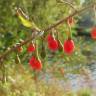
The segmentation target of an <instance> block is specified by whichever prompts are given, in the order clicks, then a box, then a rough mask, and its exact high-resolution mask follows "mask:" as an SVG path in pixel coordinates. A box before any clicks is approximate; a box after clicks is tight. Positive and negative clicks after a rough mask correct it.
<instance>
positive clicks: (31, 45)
mask: <svg viewBox="0 0 96 96" xmlns="http://www.w3.org/2000/svg"><path fill="white" fill-rule="evenodd" d="M27 51H28V52H29V53H31V52H34V51H35V45H34V44H33V43H31V44H29V46H28V48H27Z"/></svg>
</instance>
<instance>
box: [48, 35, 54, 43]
mask: <svg viewBox="0 0 96 96" xmlns="http://www.w3.org/2000/svg"><path fill="white" fill-rule="evenodd" d="M53 39H54V38H53V36H52V35H51V34H48V35H47V41H48V42H50V41H52V40H53Z"/></svg>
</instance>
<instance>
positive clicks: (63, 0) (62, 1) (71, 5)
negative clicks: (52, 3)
mask: <svg viewBox="0 0 96 96" xmlns="http://www.w3.org/2000/svg"><path fill="white" fill-rule="evenodd" d="M60 2H61V3H65V4H67V5H69V6H70V7H71V8H72V9H73V10H75V11H77V9H76V8H75V7H74V6H73V4H72V3H70V2H68V1H65V0H60Z"/></svg>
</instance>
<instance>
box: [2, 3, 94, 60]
mask: <svg viewBox="0 0 96 96" xmlns="http://www.w3.org/2000/svg"><path fill="white" fill-rule="evenodd" d="M94 5H95V3H94V4H92V5H89V6H87V7H85V8H83V9H81V10H79V11H75V12H74V13H72V14H71V15H69V16H68V17H66V18H63V19H61V20H59V21H57V22H56V23H55V24H53V25H50V26H48V27H47V28H45V29H43V30H44V31H43V32H37V31H36V32H33V33H35V35H32V36H31V37H29V38H28V39H27V40H25V41H24V42H21V43H20V44H18V45H15V46H12V47H11V48H9V49H8V50H7V51H5V53H4V54H2V55H1V56H0V62H1V61H3V60H4V58H6V57H7V55H9V54H10V53H12V52H14V51H15V50H16V49H17V48H18V47H21V46H23V45H25V44H27V43H28V42H30V41H31V40H33V39H35V38H37V37H39V36H42V35H43V34H44V32H48V31H50V30H51V29H52V28H55V27H57V26H59V25H60V24H62V23H64V22H65V21H66V20H67V19H68V18H69V17H73V16H75V15H77V14H79V13H81V12H83V11H85V10H87V9H89V8H91V7H93V6H94Z"/></svg>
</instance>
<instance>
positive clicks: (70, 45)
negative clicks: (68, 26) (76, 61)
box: [64, 39, 75, 54]
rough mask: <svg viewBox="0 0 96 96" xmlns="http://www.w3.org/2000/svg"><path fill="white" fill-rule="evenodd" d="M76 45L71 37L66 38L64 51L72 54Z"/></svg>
mask: <svg viewBox="0 0 96 96" xmlns="http://www.w3.org/2000/svg"><path fill="white" fill-rule="evenodd" d="M74 48H75V45H74V41H73V40H71V39H68V40H65V42H64V52H65V53H67V54H72V52H73V51H74Z"/></svg>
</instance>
